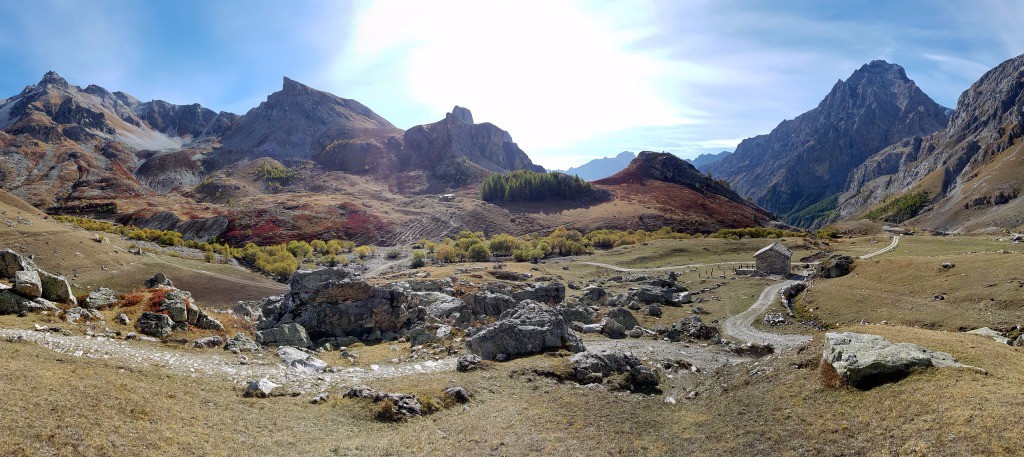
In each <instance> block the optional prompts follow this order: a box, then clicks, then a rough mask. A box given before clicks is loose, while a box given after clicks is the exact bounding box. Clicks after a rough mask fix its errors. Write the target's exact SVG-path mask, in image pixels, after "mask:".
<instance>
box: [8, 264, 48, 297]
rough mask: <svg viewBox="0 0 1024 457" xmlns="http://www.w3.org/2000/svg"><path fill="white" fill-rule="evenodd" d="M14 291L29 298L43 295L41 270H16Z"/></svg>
mask: <svg viewBox="0 0 1024 457" xmlns="http://www.w3.org/2000/svg"><path fill="white" fill-rule="evenodd" d="M14 291H15V292H17V293H18V295H21V296H22V297H25V298H28V299H33V298H40V297H42V296H43V284H42V280H41V279H40V278H39V272H37V271H35V270H22V271H16V272H14Z"/></svg>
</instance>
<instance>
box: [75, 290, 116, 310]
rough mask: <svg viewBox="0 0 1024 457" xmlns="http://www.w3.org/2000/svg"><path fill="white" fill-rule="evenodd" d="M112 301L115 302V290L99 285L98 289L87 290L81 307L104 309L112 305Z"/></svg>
mask: <svg viewBox="0 0 1024 457" xmlns="http://www.w3.org/2000/svg"><path fill="white" fill-rule="evenodd" d="M114 303H117V292H114V291H113V290H110V289H107V288H106V287H100V288H99V289H96V290H94V291H92V292H89V296H87V297H85V300H84V301H83V303H82V307H83V308H89V309H105V308H109V307H111V306H113V305H114Z"/></svg>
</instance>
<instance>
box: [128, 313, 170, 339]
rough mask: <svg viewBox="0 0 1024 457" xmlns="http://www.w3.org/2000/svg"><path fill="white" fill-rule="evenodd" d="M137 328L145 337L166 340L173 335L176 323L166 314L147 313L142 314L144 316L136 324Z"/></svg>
mask: <svg viewBox="0 0 1024 457" xmlns="http://www.w3.org/2000/svg"><path fill="white" fill-rule="evenodd" d="M135 327H137V328H138V329H139V332H140V333H142V334H143V335H149V336H153V337H156V338H165V337H167V335H170V334H171V329H172V328H173V327H174V321H172V320H171V317H170V316H168V315H166V314H160V313H150V312H145V313H142V316H139V320H137V321H136V322H135Z"/></svg>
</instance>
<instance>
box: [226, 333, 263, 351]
mask: <svg viewBox="0 0 1024 457" xmlns="http://www.w3.org/2000/svg"><path fill="white" fill-rule="evenodd" d="M224 350H225V351H231V352H234V353H239V352H260V351H262V350H263V347H262V346H260V344H259V343H257V342H255V341H253V340H252V339H251V338H249V337H248V336H245V334H242V333H236V334H235V336H234V337H232V338H228V340H227V341H226V342H224Z"/></svg>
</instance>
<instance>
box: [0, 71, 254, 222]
mask: <svg viewBox="0 0 1024 457" xmlns="http://www.w3.org/2000/svg"><path fill="white" fill-rule="evenodd" d="M236 119H237V116H236V115H234V114H231V113H224V112H221V113H215V112H213V111H211V110H209V109H206V108H203V107H202V106H200V105H198V104H194V105H174V104H171V103H167V102H164V101H159V100H157V101H151V102H144V103H143V102H139V101H138V100H137V99H136V98H135V97H132V96H130V95H128V94H125V93H123V92H114V93H111V92H109V91H107V90H106V89H104V88H102V87H99V86H95V85H91V86H88V87H86V88H85V89H82V88H80V87H78V86H74V85H71V84H69V83H68V82H67V81H66V80H64V78H61V77H60V75H58V74H57V73H55V72H52V71H51V72H48V73H46V74H45V75H44V76H43V78H42V79H41V80H40V81H39V82H38V83H37V84H35V85H31V86H28V87H26V88H25V89H24V90H23V91H22V92H21V93H19V94H17V95H15V96H13V97H11V98H8V99H5V100H0V131H2V133H0V149H2V150H3V151H4V152H3V153H2V156H3V159H2V160H0V187H3V188H5V189H10V190H12V191H13V193H15V194H16V195H18V196H19V197H21V198H24V199H26V200H28V201H30V202H31V203H33V204H35V205H37V206H40V207H48V206H51V205H54V204H59V203H61V202H64V201H68V200H76V199H87V198H94V197H103V196H105V197H107V198H124V197H130V196H137V195H140V194H141V193H143V192H145V191H147V190H148V189H147V187H146V185H145V182H140V181H139V180H138V179H137V178H136V177H135V176H134V174H133V173H134V172H135V170H136V169H138V168H139V167H140V166H142V165H144V164H145V162H147V161H148V160H149V159H151V158H154V157H157V156H162V155H163V154H164V153H165V151H183V150H188V149H190V148H195V147H200V148H201V147H206V146H203V145H204V144H207V143H208V142H211V141H216V136H217V135H219V134H220V132H222V131H223V130H224V129H225V128H226V127H227V126H228V125H230V124H231V123H233V122H234V121H235V120H236ZM175 168H176V171H175V173H177V174H178V176H179V178H181V179H184V180H185V181H186V182H181V183H180V184H187V185H194V184H195V183H196V182H198V181H196V179H198V175H199V174H200V173H201V169H202V167H201V166H199V165H198V163H197V162H195V161H193V160H192V159H191V156H190V155H188V154H186V157H184V159H183V161H178V162H177V163H176V164H175Z"/></svg>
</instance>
